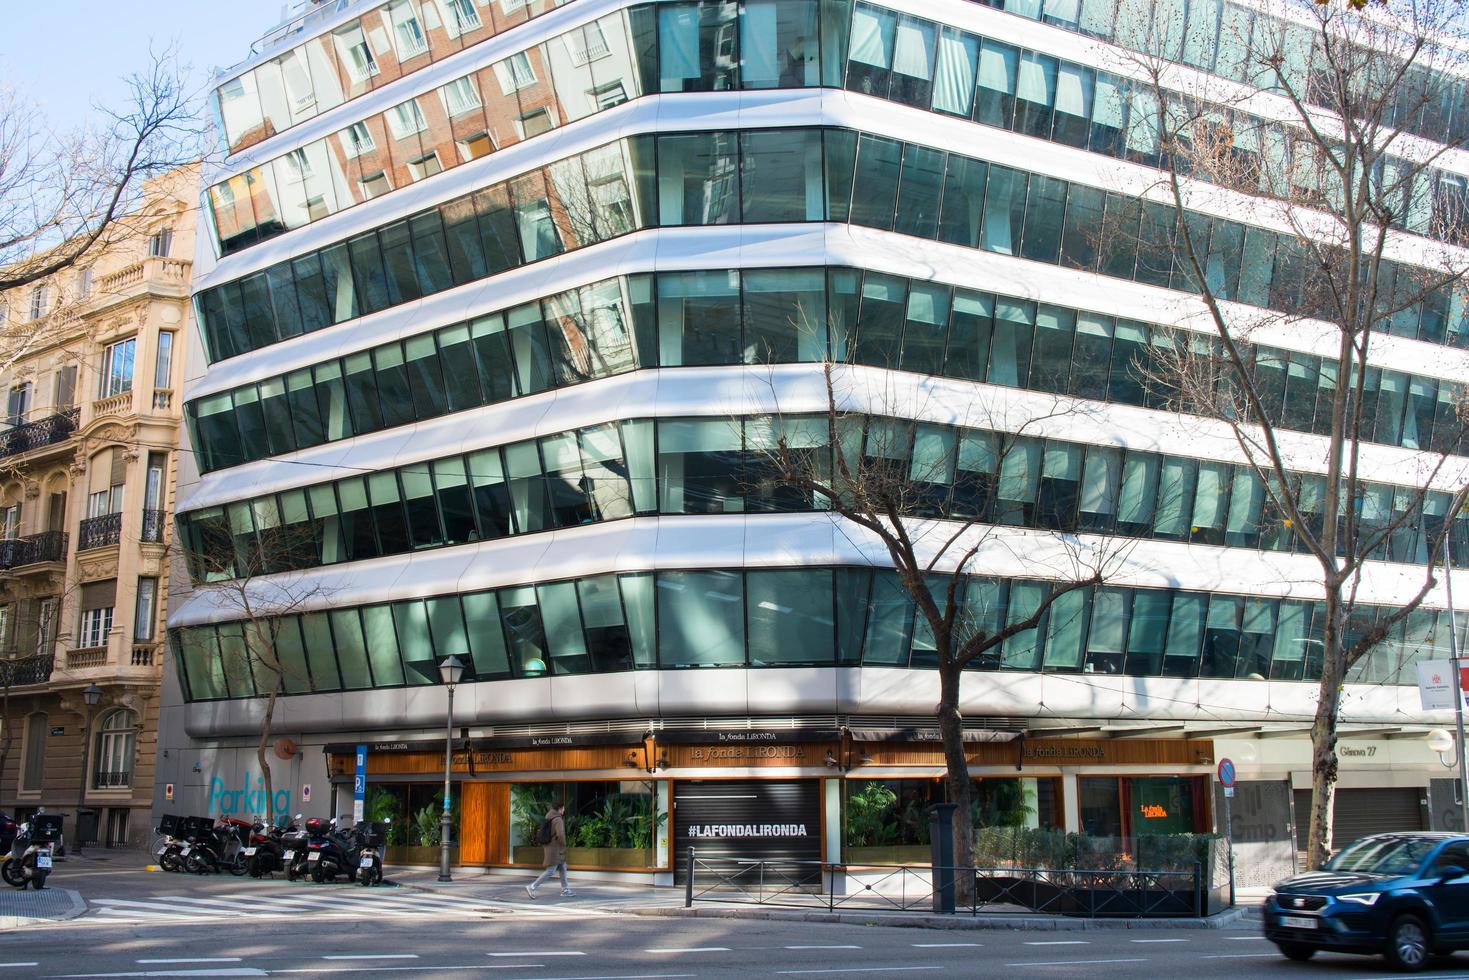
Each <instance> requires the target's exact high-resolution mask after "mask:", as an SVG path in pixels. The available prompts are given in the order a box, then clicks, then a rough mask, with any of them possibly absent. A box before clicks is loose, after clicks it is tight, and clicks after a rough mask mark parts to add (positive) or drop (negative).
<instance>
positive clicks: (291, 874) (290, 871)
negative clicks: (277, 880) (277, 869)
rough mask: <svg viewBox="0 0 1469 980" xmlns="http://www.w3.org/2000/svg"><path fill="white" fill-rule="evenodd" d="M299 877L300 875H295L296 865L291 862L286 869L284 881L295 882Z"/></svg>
mask: <svg viewBox="0 0 1469 980" xmlns="http://www.w3.org/2000/svg"><path fill="white" fill-rule="evenodd" d="M299 877H300V875H299V874H297V872H296V864H295V862H294V861H293V862H291V864H290V865H288V866H287V867H286V880H287V881H295V880H296V879H297V878H299Z"/></svg>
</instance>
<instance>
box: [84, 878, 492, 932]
mask: <svg viewBox="0 0 1469 980" xmlns="http://www.w3.org/2000/svg"><path fill="white" fill-rule="evenodd" d="M267 887H268V886H267ZM87 906H88V917H89V918H95V919H98V920H106V921H109V922H118V923H145V922H204V921H210V920H215V919H221V918H228V919H239V918H246V919H273V918H290V917H293V916H299V915H309V916H310V917H311V918H312V919H320V918H328V919H347V918H352V919H357V918H362V917H363V916H371V917H373V918H374V919H378V918H392V919H450V918H453V919H465V918H480V917H483V916H488V915H495V914H497V913H503V912H506V911H509V910H508V909H506V908H505V907H504V906H498V905H489V904H487V903H484V902H480V901H475V900H472V899H462V898H456V897H453V896H441V895H431V894H427V893H425V892H415V891H412V890H409V889H401V888H373V889H370V890H369V889H364V888H355V887H342V888H330V887H326V888H323V887H321V886H309V887H304V888H303V887H292V888H291V889H290V893H289V894H285V893H274V894H272V893H269V892H265V891H263V890H262V889H260V888H258V887H257V888H255V889H252V890H250V891H238V892H223V893H218V894H214V893H211V894H209V895H208V896H205V895H148V896H143V897H136V898H123V897H118V898H93V897H91V896H88V898H87ZM517 911H518V910H517Z"/></svg>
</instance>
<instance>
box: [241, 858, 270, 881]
mask: <svg viewBox="0 0 1469 980" xmlns="http://www.w3.org/2000/svg"><path fill="white" fill-rule="evenodd" d="M245 873H246V874H247V875H249V876H250V877H251V878H260V877H263V876H264V875H265V869H264V868H262V867H261V862H260V861H259V860H257V859H256V858H253V857H252V858H247V859H246V860H245Z"/></svg>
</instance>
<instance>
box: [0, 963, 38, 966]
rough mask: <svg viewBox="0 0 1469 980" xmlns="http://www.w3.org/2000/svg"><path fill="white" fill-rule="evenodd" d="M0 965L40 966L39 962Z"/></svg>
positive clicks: (4, 964) (2, 964)
mask: <svg viewBox="0 0 1469 980" xmlns="http://www.w3.org/2000/svg"><path fill="white" fill-rule="evenodd" d="M0 966H40V964H39V963H0Z"/></svg>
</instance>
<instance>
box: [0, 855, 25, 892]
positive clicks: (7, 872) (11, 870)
mask: <svg viewBox="0 0 1469 980" xmlns="http://www.w3.org/2000/svg"><path fill="white" fill-rule="evenodd" d="M0 877H3V878H4V879H5V883H6V884H7V885H12V886H14V887H16V888H24V887H25V886H26V873H25V870H24V869H23V868H20V867H18V866H17V865H16V862H14V861H9V860H7V861H6V862H5V863H4V864H0Z"/></svg>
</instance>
